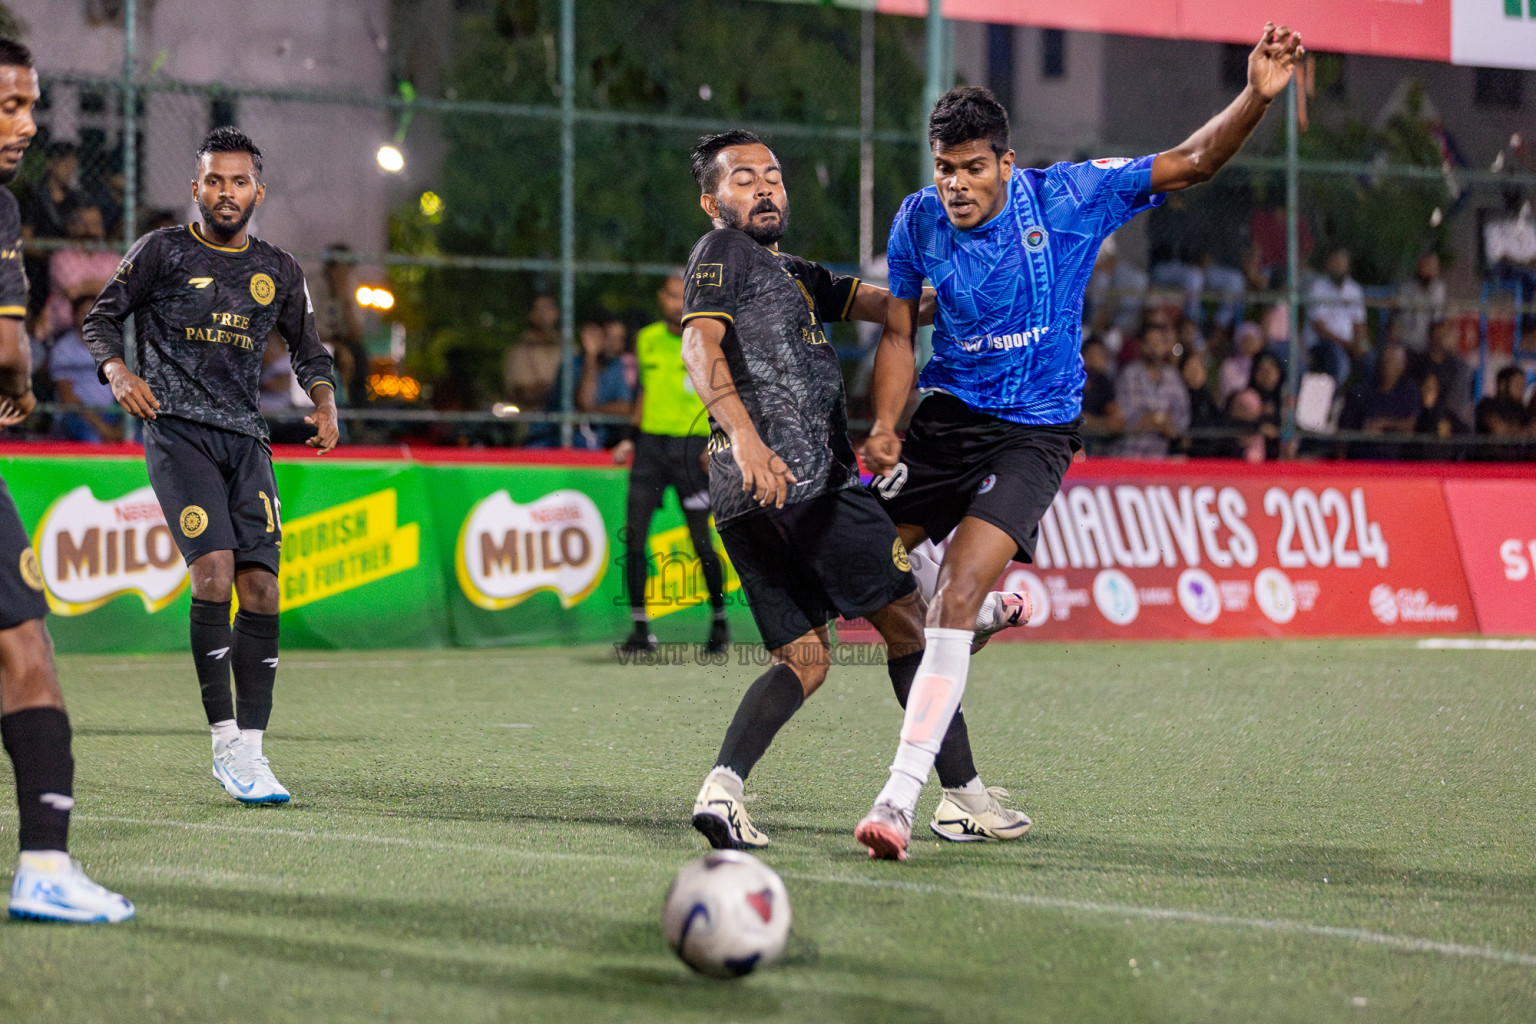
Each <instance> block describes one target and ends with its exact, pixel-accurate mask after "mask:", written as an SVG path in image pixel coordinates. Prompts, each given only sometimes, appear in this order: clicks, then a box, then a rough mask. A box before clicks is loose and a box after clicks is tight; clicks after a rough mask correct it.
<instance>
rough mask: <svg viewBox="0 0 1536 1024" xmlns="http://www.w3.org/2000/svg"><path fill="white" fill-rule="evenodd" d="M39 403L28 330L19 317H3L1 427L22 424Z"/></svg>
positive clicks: (0, 341)
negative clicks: (33, 379)
mask: <svg viewBox="0 0 1536 1024" xmlns="http://www.w3.org/2000/svg"><path fill="white" fill-rule="evenodd" d="M36 406H37V399H36V398H34V397H33V395H32V351H31V347H30V346H29V345H28V344H27V332H26V331H25V330H24V329H23V328H22V325H21V321H20V320H17V319H15V318H14V317H0V427H8V426H10V425H11V424H13V423H20V422H21V421H22V420H24V419H26V418H27V417H28V416H29V415H31V413H32V410H33V409H34V408H35V407H36Z"/></svg>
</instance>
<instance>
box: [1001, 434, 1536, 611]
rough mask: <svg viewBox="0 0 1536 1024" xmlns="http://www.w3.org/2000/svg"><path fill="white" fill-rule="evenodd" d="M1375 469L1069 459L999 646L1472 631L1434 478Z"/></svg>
mask: <svg viewBox="0 0 1536 1024" xmlns="http://www.w3.org/2000/svg"><path fill="white" fill-rule="evenodd" d="M1377 468H1378V467H1349V468H1347V469H1346V468H1344V467H1303V468H1299V469H1295V470H1290V471H1288V470H1287V469H1282V468H1280V467H1278V466H1269V467H1259V471H1258V472H1254V471H1253V469H1252V468H1250V467H1247V466H1245V465H1241V464H1234V463H1217V462H1202V463H1187V464H1183V465H1180V464H1177V463H1163V464H1158V463H1146V462H1121V461H1117V460H1091V461H1089V462H1087V463H1084V464H1080V465H1077V466H1074V468H1073V470H1072V472H1071V473H1069V474H1068V476H1067V479H1066V482H1065V483H1064V484H1063V487H1062V493H1061V494H1060V495H1058V497H1057V499H1056V502H1055V504H1054V505H1053V506H1052V507H1051V510H1050V512H1049V513H1047V515H1046V516H1045V518H1044V519H1043V520H1042V521H1041V524H1040V541H1039V545H1038V547H1037V549H1036V562H1035V564H1034V565H1022V564H1019V563H1014V564H1013V565H1011V566H1010V567H1009V571H1008V572H1007V573H1005V574H1004V576H1003V578H1002V580H1001V581H1000V583H999V587H1000V589H1005V590H1020V591H1028V592H1029V593H1030V595H1031V596H1032V597H1033V599H1034V602H1035V607H1036V613H1035V616H1034V618H1033V619H1032V620H1031V622H1030V628H1027V629H1015V630H1009V631H1007V632H1005V633H1002V634H1000V635H999V637H998V639H1003V640H1021V641H1023V640H1043V639H1061V640H1089V639H1093V640H1103V639H1117V638H1124V639H1136V640H1149V639H1227V638H1240V637H1260V636H1274V637H1283V636H1370V635H1408V634H1431V633H1433V634H1441V635H1446V634H1453V635H1454V634H1462V633H1475V632H1477V628H1478V622H1477V618H1476V616H1475V615H1474V613H1473V604H1472V596H1471V594H1470V593H1469V592H1468V589H1467V583H1466V578H1465V576H1464V575H1463V573H1462V570H1461V559H1460V557H1459V555H1458V551H1457V543H1456V537H1455V535H1454V534H1453V532H1452V528H1451V517H1450V514H1449V513H1448V511H1447V509H1446V501H1445V490H1444V487H1445V484H1444V481H1443V480H1442V479H1441V478H1439V477H1438V476H1436V475H1430V474H1427V473H1426V474H1418V473H1413V472H1411V471H1405V470H1402V469H1397V470H1395V471H1394V472H1393V473H1392V474H1386V473H1377V472H1373V470H1375V469H1377ZM1318 470H1322V471H1321V472H1319V471H1318ZM1532 536H1533V537H1536V532H1533V533H1532ZM1533 554H1536V553H1533ZM1531 568H1532V571H1533V572H1536V565H1533V566H1532V567H1531ZM1528 585H1529V586H1531V587H1532V589H1533V592H1536V582H1531V583H1529V584H1528ZM1527 628H1536V620H1533V625H1532V626H1531V627H1527Z"/></svg>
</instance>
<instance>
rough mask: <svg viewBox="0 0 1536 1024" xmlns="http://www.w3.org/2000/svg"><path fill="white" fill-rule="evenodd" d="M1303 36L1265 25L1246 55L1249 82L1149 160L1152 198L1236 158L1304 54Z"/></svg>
mask: <svg viewBox="0 0 1536 1024" xmlns="http://www.w3.org/2000/svg"><path fill="white" fill-rule="evenodd" d="M1306 53H1307V51H1306V48H1305V47H1303V46H1302V45H1301V33H1300V32H1295V31H1292V30H1291V29H1290V28H1288V27H1286V26H1285V25H1279V26H1277V25H1275V23H1274V22H1269V23H1267V24H1266V25H1265V26H1264V34H1263V36H1262V37H1261V38H1260V39H1259V44H1258V45H1257V46H1255V47H1254V48H1253V52H1252V53H1250V54H1249V55H1248V84H1247V85H1246V86H1245V87H1244V88H1243V91H1242V92H1240V93H1238V95H1237V98H1236V99H1235V100H1233V101H1232V102H1231V103H1230V104H1229V105H1228V106H1227V108H1226V109H1225V110H1223V111H1222V112H1221V113H1219V114H1217V115H1216V116H1215V117H1213V118H1211V119H1210V120H1209V121H1207V122H1206V123H1205V124H1204V125H1202V126H1201V127H1200V128H1199V129H1198V130H1196V131H1195V133H1194V134H1193V135H1191V136H1190V137H1189V138H1187V139H1185V140H1184V141H1183V142H1182V143H1180V144H1179V145H1178V146H1177V147H1175V148H1173V149H1170V150H1168V151H1167V152H1166V153H1159V154H1158V155H1157V157H1156V158H1155V159H1154V160H1153V161H1152V187H1151V191H1152V192H1153V194H1157V193H1159V192H1177V191H1178V190H1180V189H1185V188H1189V187H1190V186H1192V185H1199V184H1201V183H1202V182H1207V181H1210V180H1211V179H1212V178H1213V177H1215V176H1216V172H1217V171H1219V170H1221V168H1222V166H1223V165H1224V164H1225V163H1226V162H1227V161H1228V160H1231V159H1232V157H1233V156H1235V155H1236V154H1237V151H1238V150H1239V149H1241V148H1242V147H1243V143H1244V142H1246V141H1248V136H1250V135H1252V134H1253V130H1254V128H1256V127H1258V124H1259V122H1260V121H1261V120H1263V118H1264V112H1265V111H1267V110H1268V109H1269V105H1270V103H1271V102H1273V100H1274V98H1275V97H1276V96H1278V95H1280V93H1281V91H1282V90H1284V89H1285V87H1286V85H1287V84H1288V83H1289V82H1290V80H1291V75H1293V74H1294V73H1295V70H1296V65H1297V64H1298V63H1299V62H1300V61H1301V59H1302V58H1303V57H1305V56H1306Z"/></svg>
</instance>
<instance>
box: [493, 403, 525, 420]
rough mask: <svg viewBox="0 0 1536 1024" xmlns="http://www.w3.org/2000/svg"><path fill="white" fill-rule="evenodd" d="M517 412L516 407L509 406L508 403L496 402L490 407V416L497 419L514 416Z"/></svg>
mask: <svg viewBox="0 0 1536 1024" xmlns="http://www.w3.org/2000/svg"><path fill="white" fill-rule="evenodd" d="M518 412H519V410H518V408H517V406H515V405H513V404H511V403H510V402H497V403H496V404H494V405H492V406H491V415H492V416H495V417H497V418H499V419H506V418H507V417H509V416H516V415H517V414H518Z"/></svg>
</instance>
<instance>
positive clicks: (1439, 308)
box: [1393, 252, 1445, 356]
mask: <svg viewBox="0 0 1536 1024" xmlns="http://www.w3.org/2000/svg"><path fill="white" fill-rule="evenodd" d="M1393 306H1394V309H1395V313H1394V315H1393V322H1394V323H1395V324H1396V325H1397V340H1398V341H1399V342H1400V343H1401V344H1402V346H1403V347H1404V348H1406V349H1407V350H1408V353H1409V355H1410V356H1417V355H1422V354H1423V353H1424V351H1425V350H1426V349H1428V348H1429V335H1430V330H1431V329H1432V328H1433V326H1434V325H1435V324H1437V323H1439V322H1440V320H1441V319H1442V318H1443V317H1444V316H1445V279H1444V278H1443V277H1441V276H1440V257H1439V256H1437V255H1436V254H1434V253H1433V252H1427V253H1425V254H1424V255H1422V256H1420V257H1419V262H1418V266H1417V267H1416V268H1415V269H1414V273H1413V277H1411V278H1409V279H1408V280H1407V281H1404V282H1403V283H1402V284H1401V285H1399V286H1398V289H1397V295H1396V296H1395V297H1394V299H1393Z"/></svg>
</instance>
